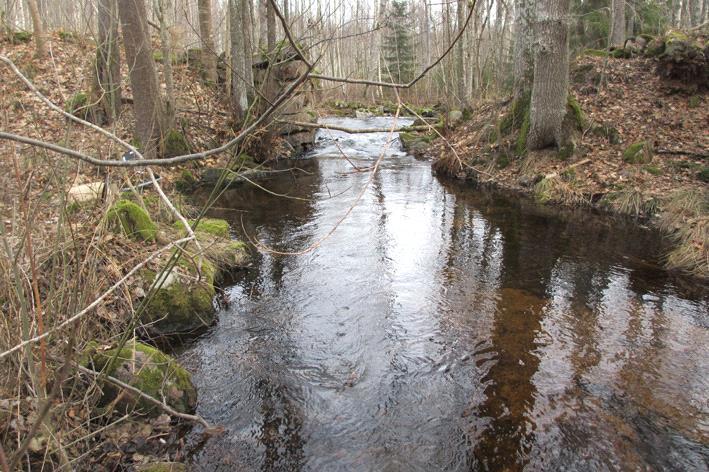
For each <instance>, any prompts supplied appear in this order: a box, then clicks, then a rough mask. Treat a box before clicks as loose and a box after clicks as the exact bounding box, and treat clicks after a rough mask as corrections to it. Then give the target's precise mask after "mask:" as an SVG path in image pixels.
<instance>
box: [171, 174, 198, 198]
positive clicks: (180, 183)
mask: <svg viewBox="0 0 709 472" xmlns="http://www.w3.org/2000/svg"><path fill="white" fill-rule="evenodd" d="M198 182H199V181H198V180H197V178H196V177H195V176H194V174H193V173H192V171H190V170H188V169H183V170H182V172H181V173H180V178H179V179H177V180H176V181H175V189H177V191H178V192H180V193H191V192H192V191H193V190H194V189H195V187H197V183H198Z"/></svg>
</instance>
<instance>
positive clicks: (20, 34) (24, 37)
mask: <svg viewBox="0 0 709 472" xmlns="http://www.w3.org/2000/svg"><path fill="white" fill-rule="evenodd" d="M12 39H13V41H15V42H16V43H29V42H30V41H32V33H30V32H29V31H15V33H13V35H12Z"/></svg>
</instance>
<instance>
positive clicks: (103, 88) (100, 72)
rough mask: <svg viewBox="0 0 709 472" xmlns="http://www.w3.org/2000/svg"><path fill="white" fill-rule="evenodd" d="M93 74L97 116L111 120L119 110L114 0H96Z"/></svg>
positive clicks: (116, 18)
mask: <svg viewBox="0 0 709 472" xmlns="http://www.w3.org/2000/svg"><path fill="white" fill-rule="evenodd" d="M97 7H98V35H97V45H96V75H95V77H94V78H93V96H94V101H95V102H98V106H97V109H98V115H99V116H98V117H97V118H98V119H99V121H101V122H106V123H109V124H110V123H113V122H114V121H115V120H116V118H117V117H118V113H119V112H120V109H121V63H120V52H119V50H118V5H117V3H116V0H98V5H97Z"/></svg>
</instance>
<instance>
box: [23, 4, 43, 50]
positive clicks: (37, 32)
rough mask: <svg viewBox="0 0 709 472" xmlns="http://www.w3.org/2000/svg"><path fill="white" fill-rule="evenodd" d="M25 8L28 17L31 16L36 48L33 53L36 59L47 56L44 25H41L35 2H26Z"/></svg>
mask: <svg viewBox="0 0 709 472" xmlns="http://www.w3.org/2000/svg"><path fill="white" fill-rule="evenodd" d="M27 6H28V7H29V10H30V15H31V16H32V30H33V32H34V41H35V44H36V46H37V49H36V51H35V53H36V54H37V56H38V57H44V56H45V55H46V54H47V51H46V47H45V45H44V41H45V31H44V25H43V24H42V17H41V16H40V14H39V6H38V5H37V0H27Z"/></svg>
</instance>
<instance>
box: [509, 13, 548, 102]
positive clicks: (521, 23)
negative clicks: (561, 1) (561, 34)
mask: <svg viewBox="0 0 709 472" xmlns="http://www.w3.org/2000/svg"><path fill="white" fill-rule="evenodd" d="M540 1H543V0H540ZM534 2H535V0H516V2H515V32H514V34H515V39H514V43H515V50H514V96H515V99H518V98H520V97H523V96H524V95H526V94H527V93H529V91H530V89H531V88H532V76H533V74H534V57H533V52H532V43H533V41H534V32H533V30H532V28H533V24H534V16H535V5H534Z"/></svg>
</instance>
